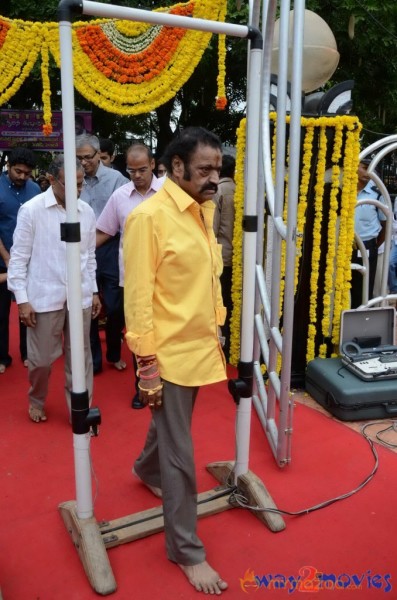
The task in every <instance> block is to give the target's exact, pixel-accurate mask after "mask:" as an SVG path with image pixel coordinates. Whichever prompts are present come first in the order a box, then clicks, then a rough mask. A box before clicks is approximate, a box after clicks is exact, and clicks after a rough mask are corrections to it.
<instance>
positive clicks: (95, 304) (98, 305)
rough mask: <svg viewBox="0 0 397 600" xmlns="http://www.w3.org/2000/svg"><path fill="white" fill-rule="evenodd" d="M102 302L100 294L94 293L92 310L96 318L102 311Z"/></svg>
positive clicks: (93, 317)
mask: <svg viewBox="0 0 397 600" xmlns="http://www.w3.org/2000/svg"><path fill="white" fill-rule="evenodd" d="M101 308H102V304H101V301H100V300H99V294H93V296H92V311H91V318H92V319H96V318H97V316H98V315H99V313H100V312H101Z"/></svg>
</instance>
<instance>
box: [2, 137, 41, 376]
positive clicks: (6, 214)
mask: <svg viewBox="0 0 397 600" xmlns="http://www.w3.org/2000/svg"><path fill="white" fill-rule="evenodd" d="M35 166H36V159H35V156H34V153H33V152H32V151H31V150H28V149H27V148H15V149H14V150H12V151H11V153H10V154H9V156H8V161H7V171H6V172H5V173H3V174H2V175H1V177H0V273H6V272H7V267H8V261H9V259H10V248H11V246H12V236H13V234H14V230H15V227H16V223H17V214H18V210H19V207H20V206H21V205H22V204H24V203H25V202H27V200H30V199H31V198H33V197H34V196H37V194H40V191H41V190H40V188H39V186H38V185H37V183H35V182H34V181H32V179H31V175H32V171H33V169H34V168H35ZM11 299H12V294H11V292H10V291H9V290H8V289H7V283H6V282H5V281H4V282H2V283H0V374H2V373H4V372H5V370H6V368H7V367H8V366H9V365H10V364H11V362H12V358H11V356H10V355H9V319H10V307H11ZM19 350H20V354H21V359H22V360H23V361H24V364H25V363H26V364H25V366H27V351H26V327H25V325H23V324H22V323H20V329H19Z"/></svg>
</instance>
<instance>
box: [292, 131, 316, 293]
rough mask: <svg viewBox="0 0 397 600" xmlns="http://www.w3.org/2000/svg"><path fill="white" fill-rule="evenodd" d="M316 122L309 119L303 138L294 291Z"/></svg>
mask: <svg viewBox="0 0 397 600" xmlns="http://www.w3.org/2000/svg"><path fill="white" fill-rule="evenodd" d="M313 120H314V119H313ZM313 139H314V124H313V123H312V122H311V120H308V122H307V125H306V131H305V137H304V140H303V157H302V174H301V181H300V186H299V200H298V208H297V216H296V231H297V238H296V261H295V276H294V291H295V292H296V289H297V287H298V280H299V267H300V259H301V257H302V246H303V234H304V229H305V223H306V209H307V195H308V191H309V185H310V170H311V164H312V158H313Z"/></svg>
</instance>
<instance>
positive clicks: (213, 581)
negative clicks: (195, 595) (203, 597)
mask: <svg viewBox="0 0 397 600" xmlns="http://www.w3.org/2000/svg"><path fill="white" fill-rule="evenodd" d="M179 566H180V567H181V569H182V571H183V572H184V573H185V575H186V577H187V578H188V580H189V581H190V583H191V584H192V586H193V587H194V588H195V589H196V590H197V591H198V592H204V594H216V595H217V596H219V595H220V594H222V592H224V591H225V590H227V583H226V581H223V579H221V578H220V577H219V574H218V573H217V572H216V571H214V569H213V568H212V567H211V566H210V565H209V564H208V563H207V561H206V560H205V561H204V562H202V563H199V564H198V565H191V566H189V567H187V566H185V565H179Z"/></svg>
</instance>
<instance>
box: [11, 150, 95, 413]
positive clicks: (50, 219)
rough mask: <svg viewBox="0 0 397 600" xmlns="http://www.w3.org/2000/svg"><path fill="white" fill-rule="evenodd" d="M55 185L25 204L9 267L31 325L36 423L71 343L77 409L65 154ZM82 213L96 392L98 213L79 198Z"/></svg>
mask: <svg viewBox="0 0 397 600" xmlns="http://www.w3.org/2000/svg"><path fill="white" fill-rule="evenodd" d="M48 178H49V181H50V184H51V186H50V187H49V188H48V190H46V191H45V192H43V193H42V194H39V195H38V196H35V197H34V198H32V200H29V201H28V202H26V203H25V204H23V205H22V206H21V208H20V210H19V213H18V218H17V226H16V229H15V232H14V239H13V245H12V248H11V258H10V263H9V267H8V288H9V290H11V291H12V292H13V293H14V294H15V298H16V301H17V304H18V311H19V317H20V319H21V321H22V322H23V323H24V324H25V325H26V326H27V327H28V331H27V346H28V370H29V381H30V385H31V387H30V389H29V394H28V395H29V416H30V418H31V419H32V421H34V422H35V423H39V422H40V421H46V420H47V416H46V413H45V410H44V404H45V400H46V397H47V393H48V381H49V377H50V373H51V366H52V364H53V362H54V361H55V360H56V359H57V358H58V357H59V356H61V355H62V344H63V345H64V349H65V379H66V383H65V394H66V401H67V405H68V408H69V412H70V410H71V404H70V391H71V388H72V373H71V352H70V335H69V311H68V298H67V294H68V289H67V265H66V242H64V241H62V240H61V233H60V226H61V223H64V222H65V221H66V210H65V183H64V182H65V173H64V159H63V156H58V157H57V158H56V159H54V161H53V162H52V163H51V165H50V167H49V169H48ZM83 178H84V171H83V168H82V166H81V164H80V163H78V165H77V190H78V192H80V190H81V188H82V185H83ZM78 212H79V219H80V232H81V242H80V254H81V256H80V259H81V285H82V311H83V322H84V352H85V376H86V386H87V390H88V393H89V398H90V400H91V397H92V387H93V371H92V357H91V350H90V341H89V340H90V337H89V334H90V325H91V319H92V318H95V317H97V316H98V314H99V311H100V308H101V304H100V301H99V297H98V293H97V292H98V288H97V284H96V277H95V271H96V261H95V227H96V222H95V215H94V212H93V210H92V208H91V207H90V206H88V204H87V203H86V202H82V201H81V200H78Z"/></svg>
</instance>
